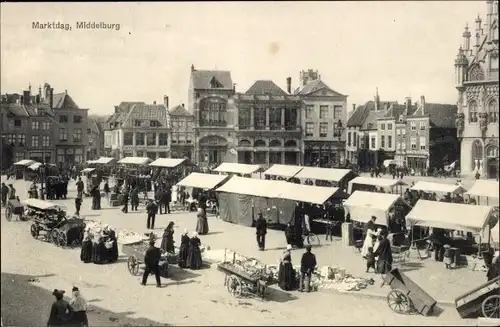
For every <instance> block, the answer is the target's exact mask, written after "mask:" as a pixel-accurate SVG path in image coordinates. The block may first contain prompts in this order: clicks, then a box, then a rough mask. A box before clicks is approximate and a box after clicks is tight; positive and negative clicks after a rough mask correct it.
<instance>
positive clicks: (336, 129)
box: [334, 119, 344, 166]
mask: <svg viewBox="0 0 500 327" xmlns="http://www.w3.org/2000/svg"><path fill="white" fill-rule="evenodd" d="M343 131H344V126H343V124H342V121H341V120H340V119H339V120H338V122H337V124H336V126H334V135H336V136H337V141H338V142H339V143H340V142H342V132H343ZM337 156H338V166H340V157H341V149H340V148H339V147H338V146H337Z"/></svg>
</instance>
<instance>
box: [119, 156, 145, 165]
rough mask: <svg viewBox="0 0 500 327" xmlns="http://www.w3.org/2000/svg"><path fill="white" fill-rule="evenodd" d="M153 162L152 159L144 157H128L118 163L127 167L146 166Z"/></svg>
mask: <svg viewBox="0 0 500 327" xmlns="http://www.w3.org/2000/svg"><path fill="white" fill-rule="evenodd" d="M151 161H152V160H151V159H149V158H144V157H126V158H123V159H121V160H120V161H118V163H119V164H126V165H146V164H148V163H150V162H151Z"/></svg>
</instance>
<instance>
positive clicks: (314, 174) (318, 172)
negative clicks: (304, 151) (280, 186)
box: [294, 167, 351, 182]
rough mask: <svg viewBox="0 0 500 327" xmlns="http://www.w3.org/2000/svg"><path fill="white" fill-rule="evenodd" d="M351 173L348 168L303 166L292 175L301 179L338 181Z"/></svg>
mask: <svg viewBox="0 0 500 327" xmlns="http://www.w3.org/2000/svg"><path fill="white" fill-rule="evenodd" d="M349 173H351V170H349V169H336V168H320V167H304V168H303V169H302V170H301V171H299V173H298V174H297V175H295V176H294V177H296V178H302V179H316V180H324V181H330V182H340V181H341V180H342V178H344V177H345V176H347V174H349Z"/></svg>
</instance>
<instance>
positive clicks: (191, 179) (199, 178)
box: [177, 173, 229, 190]
mask: <svg viewBox="0 0 500 327" xmlns="http://www.w3.org/2000/svg"><path fill="white" fill-rule="evenodd" d="M227 179H229V176H228V175H215V174H202V173H191V174H189V176H186V177H185V178H184V179H183V180H181V181H180V182H179V183H177V185H180V186H186V187H197V188H202V189H209V190H211V189H213V188H215V187H217V186H218V185H220V184H222V183H223V182H224V181H225V180H227Z"/></svg>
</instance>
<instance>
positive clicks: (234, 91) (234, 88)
mask: <svg viewBox="0 0 500 327" xmlns="http://www.w3.org/2000/svg"><path fill="white" fill-rule="evenodd" d="M233 93H236V83H233Z"/></svg>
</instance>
